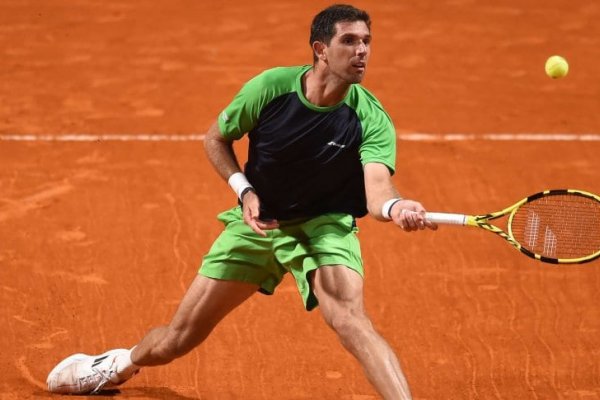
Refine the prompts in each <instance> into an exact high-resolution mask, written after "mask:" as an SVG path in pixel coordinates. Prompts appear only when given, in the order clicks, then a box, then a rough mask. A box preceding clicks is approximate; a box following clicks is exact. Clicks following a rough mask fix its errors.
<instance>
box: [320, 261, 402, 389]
mask: <svg viewBox="0 0 600 400" xmlns="http://www.w3.org/2000/svg"><path fill="white" fill-rule="evenodd" d="M312 286H313V291H314V294H315V296H316V297H317V299H318V300H319V308H320V309H321V313H322V315H323V318H324V319H325V321H326V322H327V324H329V326H331V328H333V330H334V331H335V332H336V333H337V334H338V336H339V338H340V341H341V343H342V345H343V346H344V347H345V348H346V349H347V350H348V351H349V352H350V353H352V354H353V355H354V357H356V359H357V360H358V362H359V363H360V364H361V365H362V367H363V369H364V371H365V374H366V376H367V378H368V379H369V381H370V382H371V384H372V385H373V386H374V387H375V389H377V391H378V392H379V394H381V396H383V398H384V399H386V400H392V399H393V400H398V399H402V400H407V399H412V397H411V394H410V390H409V388H408V384H407V382H406V378H405V377H404V374H403V373H402V370H401V368H400V363H399V362H398V359H397V358H396V355H395V354H394V351H393V350H392V349H391V347H390V346H389V345H388V344H387V342H386V341H385V339H383V338H382V337H381V336H380V335H379V334H378V333H377V331H375V329H374V327H373V324H372V323H371V321H370V320H369V317H368V316H367V315H366V313H365V309H364V303H363V279H362V277H361V276H360V275H359V274H358V273H357V272H355V271H353V270H351V269H349V268H346V267H343V266H325V267H321V268H319V269H317V270H316V271H315V272H314V273H313V276H312Z"/></svg>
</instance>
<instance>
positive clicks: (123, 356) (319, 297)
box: [48, 5, 436, 399]
mask: <svg viewBox="0 0 600 400" xmlns="http://www.w3.org/2000/svg"><path fill="white" fill-rule="evenodd" d="M310 44H311V46H312V50H313V56H314V60H313V61H314V62H313V65H312V66H310V65H308V66H300V67H284V68H275V69H271V70H267V71H265V72H263V73H262V74H260V75H258V76H256V77H255V78H253V79H252V80H250V81H249V82H247V83H246V84H245V85H244V86H243V88H242V89H241V91H240V92H239V93H238V94H237V96H236V97H235V98H234V99H233V101H232V103H231V104H230V105H229V106H228V107H226V108H225V110H224V111H223V112H222V113H221V114H220V116H219V118H218V120H217V121H216V122H215V123H214V124H213V125H212V126H211V128H210V129H209V131H208V133H207V135H206V140H205V148H206V154H207V156H208V158H209V159H210V161H211V162H212V164H213V165H214V167H215V169H216V170H217V172H218V173H219V175H221V176H222V177H223V178H224V179H225V180H227V181H228V182H229V184H230V186H231V187H232V188H233V190H234V191H235V192H236V194H237V195H238V199H239V201H240V204H242V205H241V206H236V207H234V208H232V209H230V210H228V211H225V212H223V213H221V214H220V215H219V220H220V221H221V222H223V223H224V225H225V228H224V230H223V232H222V233H221V235H220V236H219V237H218V238H217V240H216V241H215V243H214V244H213V246H212V248H211V249H210V251H209V252H208V254H207V255H206V256H205V257H204V260H203V263H202V266H201V268H200V271H199V274H198V276H197V277H196V278H195V280H194V281H193V283H192V284H191V286H190V288H189V290H188V292H187V293H186V295H185V296H184V298H183V300H182V303H181V305H180V306H179V309H178V310H177V312H176V313H175V316H174V317H173V320H172V321H171V323H170V324H169V325H167V326H161V327H158V328H155V329H153V330H151V331H150V332H149V333H148V334H147V335H146V336H145V337H144V338H143V339H142V340H141V341H140V342H139V343H138V344H137V345H136V346H134V347H133V348H132V349H131V350H126V349H116V350H111V351H108V352H106V353H104V354H102V355H98V356H88V355H84V354H76V355H73V356H70V357H68V358H66V359H65V360H63V361H62V362H61V363H60V364H58V365H57V366H56V367H55V368H54V369H53V370H52V372H51V373H50V375H49V376H48V389H49V390H50V391H51V392H55V393H77V394H83V393H96V392H98V391H100V390H101V389H102V388H109V387H114V386H115V385H118V384H120V383H123V382H125V381H126V380H127V379H129V378H130V377H131V376H132V375H134V374H135V373H136V372H137V371H138V370H139V369H140V368H142V367H147V366H153V365H161V364H167V363H169V362H171V361H173V360H174V359H176V358H178V357H181V356H183V355H184V354H186V353H188V352H189V351H191V350H192V349H194V348H195V347H196V346H198V345H199V344H200V343H202V342H203V341H204V339H206V337H207V336H208V335H209V334H210V332H211V331H212V330H213V328H214V327H215V326H216V325H217V324H218V323H219V321H221V319H223V317H225V316H226V315H227V314H228V313H229V312H231V311H232V310H233V309H234V308H235V307H237V306H238V305H240V304H241V303H242V302H244V301H245V300H246V299H248V298H249V297H250V296H252V295H253V294H254V293H256V292H257V291H260V292H264V293H273V291H274V290H275V288H276V286H277V285H278V284H279V283H280V282H281V280H282V278H283V276H284V274H286V273H288V272H290V273H292V274H293V276H294V278H295V279H296V283H297V286H298V290H299V292H300V294H301V296H302V299H303V301H304V304H305V307H306V309H307V310H312V309H313V308H315V307H316V306H317V305H319V306H320V307H319V308H320V310H321V313H322V314H323V317H324V319H325V321H326V322H327V323H328V324H329V326H331V328H332V329H333V330H334V331H335V332H336V333H337V335H338V336H339V339H340V341H341V343H342V345H343V346H344V347H345V348H346V349H347V350H348V351H349V352H350V353H352V354H353V355H354V356H355V357H356V359H357V360H358V362H359V363H360V364H361V366H362V367H363V369H364V371H365V374H366V376H367V378H368V379H369V381H370V382H371V383H372V384H373V386H374V387H375V389H376V390H377V391H378V392H379V393H380V394H381V396H382V397H383V398H385V399H410V398H411V395H410V391H409V388H408V385H407V382H406V379H405V377H404V375H403V373H402V370H401V368H400V364H399V362H398V359H397V358H396V356H395V355H394V352H393V351H392V349H391V348H390V346H389V345H388V344H387V343H386V341H385V340H384V339H383V338H382V337H381V336H380V335H379V334H378V333H377V331H376V330H375V329H374V328H373V325H372V323H371V321H370V320H369V317H368V316H367V315H366V313H365V309H364V305H363V264H362V259H361V253H360V247H359V242H358V238H357V228H356V224H355V218H359V217H363V216H364V215H366V214H367V212H369V213H370V214H371V215H372V216H374V217H375V218H376V219H378V220H382V221H387V220H391V221H393V222H394V223H395V224H396V225H398V226H400V227H401V228H402V229H404V230H406V231H414V230H417V229H425V228H426V227H429V228H432V229H435V228H436V225H435V224H433V223H430V222H428V221H426V220H425V218H424V215H425V210H424V208H423V207H422V205H421V204H420V203H418V202H416V201H412V200H404V199H401V198H400V196H399V195H398V192H397V191H396V189H395V188H394V186H393V184H392V181H391V174H392V173H393V171H394V165H395V136H396V135H395V129H394V126H393V124H392V122H391V120H390V118H389V116H388V115H387V114H386V112H385V111H384V110H383V108H382V106H381V104H380V103H379V102H378V100H377V99H376V98H375V97H374V96H373V95H371V94H370V93H369V92H368V91H367V90H365V89H364V88H363V87H362V86H360V85H359V83H360V82H361V81H362V79H363V77H364V75H365V71H366V68H367V63H368V61H369V55H370V44H371V31H370V18H369V16H368V14H367V13H366V12H364V11H362V10H358V9H356V8H354V7H352V6H347V5H335V6H331V7H329V8H327V9H325V10H323V11H322V12H320V13H319V14H318V15H317V16H316V17H315V18H314V20H313V23H312V27H311V37H310ZM245 133H248V135H249V139H250V145H249V154H248V162H247V164H246V165H245V169H244V173H242V172H241V169H240V167H239V164H238V161H237V159H236V157H235V155H234V152H233V147H232V143H233V141H234V140H236V139H239V138H241V137H242V136H243V135H244V134H245ZM409 211H411V212H409Z"/></svg>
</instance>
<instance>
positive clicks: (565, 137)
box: [0, 132, 600, 142]
mask: <svg viewBox="0 0 600 400" xmlns="http://www.w3.org/2000/svg"><path fill="white" fill-rule="evenodd" d="M204 136H205V135H204V134H188V135H165V134H102V135H93V134H87V133H71V134H47V135H17V134H0V141H7V142H197V141H202V140H204ZM398 139H399V140H403V141H407V142H467V141H476V140H483V141H491V142H502V141H544V142H600V134H596V133H482V134H472V133H418V132H415V133H398Z"/></svg>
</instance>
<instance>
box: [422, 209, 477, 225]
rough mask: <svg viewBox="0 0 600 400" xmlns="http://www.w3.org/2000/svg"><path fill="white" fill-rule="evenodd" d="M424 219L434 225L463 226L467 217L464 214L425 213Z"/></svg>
mask: <svg viewBox="0 0 600 400" xmlns="http://www.w3.org/2000/svg"><path fill="white" fill-rule="evenodd" d="M425 219H427V220H428V221H431V222H435V223H436V224H449V225H465V224H466V221H467V216H466V215H464V214H450V213H439V212H428V213H425Z"/></svg>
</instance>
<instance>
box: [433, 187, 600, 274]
mask: <svg viewBox="0 0 600 400" xmlns="http://www.w3.org/2000/svg"><path fill="white" fill-rule="evenodd" d="M565 194H571V195H576V196H583V197H587V198H590V199H593V200H595V201H597V202H599V203H600V196H598V195H596V194H593V193H590V192H586V191H583V190H577V189H550V190H544V191H543V192H539V193H536V194H532V195H531V196H528V197H526V198H524V199H522V200H520V201H518V202H516V203H515V204H513V205H512V206H510V207H507V208H505V209H503V210H501V211H497V212H493V213H489V214H481V215H463V214H445V213H427V216H426V218H427V219H429V220H430V221H433V222H437V223H442V224H443V223H449V224H462V225H467V226H475V227H478V228H482V229H485V230H486V231H489V232H492V233H495V234H496V235H498V236H500V237H502V238H503V239H505V240H506V241H507V242H508V243H510V244H511V245H512V246H513V247H514V248H516V249H517V250H519V251H521V253H523V254H525V255H526V256H529V257H531V258H534V259H536V260H539V261H542V262H546V263H550V264H581V263H585V262H589V261H592V260H594V259H596V258H598V257H600V249H598V250H597V251H596V252H595V253H593V254H589V255H587V256H585V257H580V258H552V257H546V256H542V255H541V254H536V253H533V252H531V251H529V250H528V249H526V248H524V247H523V246H522V245H521V244H520V243H519V242H518V241H517V240H516V239H515V237H514V234H513V232H512V221H513V218H514V216H515V214H516V212H517V210H518V209H519V208H520V207H521V206H522V205H524V204H526V203H529V202H532V201H534V200H537V199H539V198H540V197H545V196H554V195H565ZM507 214H509V216H508V224H507V225H508V233H507V232H505V231H504V230H502V229H501V228H499V227H497V226H496V225H493V224H491V223H490V222H489V221H492V220H495V219H497V218H500V217H503V216H505V215H507ZM451 216H453V217H451ZM461 218H462V219H461ZM598 223H599V224H600V221H598Z"/></svg>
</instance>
